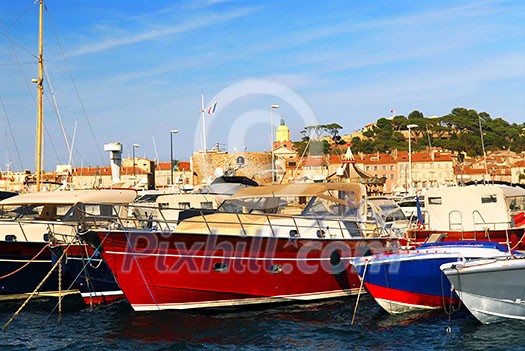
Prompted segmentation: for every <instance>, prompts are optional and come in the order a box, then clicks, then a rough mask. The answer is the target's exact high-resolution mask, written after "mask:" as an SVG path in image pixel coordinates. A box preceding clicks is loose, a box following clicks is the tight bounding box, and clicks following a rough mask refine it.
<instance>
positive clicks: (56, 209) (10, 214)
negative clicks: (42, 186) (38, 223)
mask: <svg viewBox="0 0 525 351" xmlns="http://www.w3.org/2000/svg"><path fill="white" fill-rule="evenodd" d="M70 209H71V205H44V204H26V205H16V206H13V205H6V206H2V207H0V218H1V219H17V220H19V219H24V220H45V221H48V220H49V221H55V220H61V219H62V218H63V217H64V216H66V214H67V213H68V212H69V210H70Z"/></svg>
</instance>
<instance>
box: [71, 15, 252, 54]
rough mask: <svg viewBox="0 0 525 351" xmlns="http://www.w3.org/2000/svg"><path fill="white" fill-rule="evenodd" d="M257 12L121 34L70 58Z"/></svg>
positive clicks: (205, 17) (195, 19) (207, 17)
mask: <svg viewBox="0 0 525 351" xmlns="http://www.w3.org/2000/svg"><path fill="white" fill-rule="evenodd" d="M254 11H256V8H253V7H252V8H247V7H246V8H239V9H235V10H231V11H228V12H225V13H209V14H206V15H201V16H198V17H193V18H192V19H191V20H187V21H185V22H183V23H180V24H176V25H172V26H156V27H152V28H146V29H144V30H142V31H139V32H138V33H132V32H127V33H121V34H120V35H119V36H118V37H110V38H106V39H103V40H101V41H96V42H95V43H93V42H92V43H90V44H85V45H82V46H80V47H79V48H78V49H75V50H72V51H71V52H70V53H69V54H68V56H70V57H75V56H81V55H86V54H92V53H96V52H101V51H107V50H111V49H113V48H116V47H119V46H125V45H131V44H136V43H140V42H144V41H149V40H154V39H159V38H162V37H165V36H169V35H174V34H181V33H184V32H188V31H191V30H195V29H198V28H202V27H208V26H212V25H215V24H218V23H224V22H228V21H231V20H234V19H237V18H240V17H244V16H247V15H249V14H251V13H253V12H254ZM104 32H106V33H108V32H109V33H111V32H114V31H112V30H111V29H109V28H105V29H104Z"/></svg>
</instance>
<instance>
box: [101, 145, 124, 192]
mask: <svg viewBox="0 0 525 351" xmlns="http://www.w3.org/2000/svg"><path fill="white" fill-rule="evenodd" d="M104 151H109V152H110V157H109V160H110V164H111V183H112V184H115V183H117V182H120V166H121V165H122V144H121V143H109V144H106V145H104Z"/></svg>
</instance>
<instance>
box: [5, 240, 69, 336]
mask: <svg viewBox="0 0 525 351" xmlns="http://www.w3.org/2000/svg"><path fill="white" fill-rule="evenodd" d="M70 245H71V243H69V244H68V246H67V248H66V250H64V252H62V255H61V256H60V258H59V259H58V261H57V262H55V264H54V265H53V267H52V268H51V270H50V271H49V272H48V273H47V274H46V276H45V277H44V279H42V281H41V282H40V283H39V284H38V285H37V287H36V288H35V290H33V292H32V293H31V294H30V295H29V296H28V297H27V299H26V300H25V301H24V303H23V304H22V306H20V308H18V310H16V312H15V313H14V314H13V316H11V318H9V320H8V321H7V322H6V323H5V324H4V326H3V327H2V331H4V330H6V329H7V326H8V325H9V324H11V322H12V321H13V320H14V319H15V318H16V317H17V316H18V314H19V313H20V312H21V311H22V310H23V309H24V307H25V306H26V305H27V304H28V303H29V301H30V300H31V299H32V298H33V297H34V296H35V295H36V294H37V293H38V290H40V288H41V287H42V285H44V283H45V282H46V280H47V279H48V278H49V277H50V276H51V273H53V271H54V270H55V269H56V268H57V266H58V265H59V264H60V262H61V261H62V259H63V258H64V256H65V254H66V251H67V249H68V248H69V246H70Z"/></svg>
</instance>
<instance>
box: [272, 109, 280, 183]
mask: <svg viewBox="0 0 525 351" xmlns="http://www.w3.org/2000/svg"><path fill="white" fill-rule="evenodd" d="M278 108H279V105H271V106H270V124H271V128H272V130H271V133H270V138H271V140H270V147H271V149H270V150H272V183H273V182H274V180H275V178H274V177H275V175H274V169H275V167H274V159H273V142H274V139H275V137H274V131H273V110H276V109H278Z"/></svg>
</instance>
